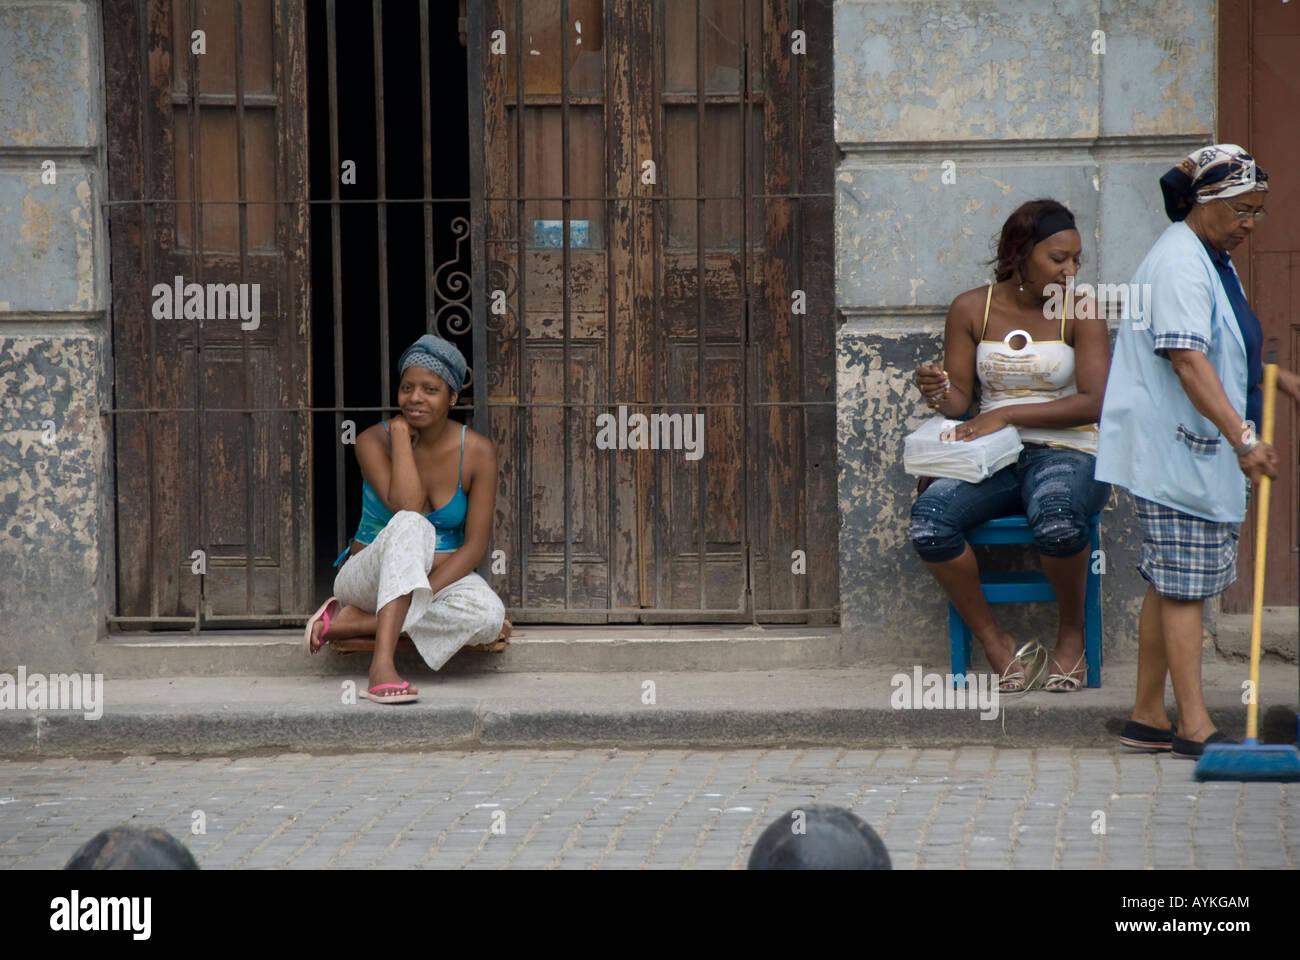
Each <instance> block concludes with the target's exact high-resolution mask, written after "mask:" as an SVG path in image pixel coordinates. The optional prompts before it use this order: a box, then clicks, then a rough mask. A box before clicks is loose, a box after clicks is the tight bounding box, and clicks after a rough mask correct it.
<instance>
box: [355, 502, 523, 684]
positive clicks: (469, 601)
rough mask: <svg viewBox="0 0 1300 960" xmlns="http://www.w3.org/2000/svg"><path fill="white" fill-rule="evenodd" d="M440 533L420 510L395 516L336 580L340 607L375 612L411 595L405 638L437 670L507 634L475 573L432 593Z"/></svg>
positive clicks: (495, 602) (499, 608) (498, 608)
mask: <svg viewBox="0 0 1300 960" xmlns="http://www.w3.org/2000/svg"><path fill="white" fill-rule="evenodd" d="M436 544H437V532H436V531H435V530H434V529H433V525H432V524H431V523H429V521H428V520H427V519H426V518H425V517H423V516H422V515H420V514H418V513H416V512H415V511H414V510H400V511H398V512H397V513H396V514H394V515H393V518H392V519H391V520H389V521H388V524H387V525H386V526H385V527H384V529H383V530H381V531H379V535H378V536H377V537H375V539H374V540H373V541H371V542H370V544H369V545H367V546H366V548H365V549H364V550H362V551H361V552H360V553H357V554H354V555H353V556H351V557H349V558H348V559H347V560H346V561H345V562H344V564H343V566H342V567H341V568H340V569H339V572H338V576H336V577H335V578H334V595H335V596H336V597H338V598H339V602H340V603H342V604H345V605H348V606H353V607H358V608H359V609H361V610H364V611H365V612H366V613H375V612H377V611H378V610H380V609H382V608H383V607H384V606H385V605H386V604H387V603H389V602H390V601H392V600H395V599H397V598H398V597H401V596H405V595H406V594H408V593H409V594H410V595H411V606H410V609H409V610H407V612H406V619H405V620H403V621H402V633H405V634H406V635H407V636H409V637H410V638H411V640H412V641H413V642H414V643H415V648H416V649H417V650H419V651H420V656H421V657H423V658H424V662H425V663H427V664H428V665H429V666H430V667H431V668H433V669H434V670H437V669H438V668H439V667H441V666H442V665H443V664H444V663H446V662H447V661H448V660H450V659H451V657H452V654H454V653H455V652H456V651H457V650H459V649H460V648H461V647H463V646H465V645H466V644H475V643H491V642H492V641H493V640H495V639H496V638H497V636H498V635H499V634H500V633H501V625H502V623H503V622H504V621H505V616H506V609H505V606H504V605H503V604H502V603H501V598H500V597H498V596H497V595H496V593H495V592H494V591H493V590H492V588H491V587H489V586H488V584H487V581H486V580H484V579H483V578H482V577H480V576H479V575H478V574H477V573H470V574H467V575H466V576H464V577H461V579H459V580H457V581H456V582H455V583H452V584H449V585H448V586H446V587H443V588H442V589H441V590H439V591H438V592H437V593H436V594H435V593H434V592H433V591H432V590H430V589H429V571H430V569H431V568H432V567H433V554H434V548H435V546H436Z"/></svg>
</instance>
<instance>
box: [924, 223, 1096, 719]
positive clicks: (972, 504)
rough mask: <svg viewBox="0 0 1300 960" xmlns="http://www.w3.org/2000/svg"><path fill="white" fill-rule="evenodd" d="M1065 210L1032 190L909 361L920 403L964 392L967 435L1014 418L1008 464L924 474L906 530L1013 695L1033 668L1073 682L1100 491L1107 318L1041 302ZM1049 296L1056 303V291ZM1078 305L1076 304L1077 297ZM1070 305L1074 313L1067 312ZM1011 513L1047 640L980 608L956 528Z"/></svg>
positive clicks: (1057, 266)
mask: <svg viewBox="0 0 1300 960" xmlns="http://www.w3.org/2000/svg"><path fill="white" fill-rule="evenodd" d="M1080 253H1081V242H1080V237H1079V231H1078V230H1077V229H1076V228H1075V223H1074V215H1073V214H1071V213H1070V211H1069V210H1068V209H1067V208H1066V207H1065V206H1064V205H1062V204H1060V203H1057V202H1056V201H1055V200H1033V201H1030V202H1029V203H1025V204H1022V205H1021V206H1020V207H1019V208H1017V209H1016V210H1015V211H1014V212H1013V213H1012V214H1011V216H1009V217H1008V218H1007V221H1006V223H1005V224H1003V226H1002V235H1001V238H1000V240H999V243H998V255H997V259H996V261H995V262H996V276H997V279H996V282H994V281H989V283H988V285H987V286H982V287H976V288H975V289H973V290H967V291H966V292H965V293H962V294H959V295H958V296H957V299H955V300H954V301H953V302H952V306H951V307H949V309H948V321H947V325H946V327H945V329H944V364H943V367H939V366H938V365H936V364H926V365H924V366H921V367H919V368H918V369H917V371H916V384H917V386H918V387H919V388H920V391H921V394H922V396H924V397H925V400H926V403H927V404H929V406H930V407H931V408H932V409H934V410H937V411H939V412H940V413H942V414H943V415H944V416H945V417H952V418H955V417H960V416H961V415H962V414H964V413H966V412H967V410H968V409H969V408H970V406H971V404H972V403H973V401H974V400H975V399H976V395H977V394H976V386H977V381H978V387H979V394H978V396H979V414H978V416H975V417H972V418H971V419H970V420H967V421H965V422H964V423H961V424H959V425H958V426H957V428H956V438H955V439H958V440H973V439H975V438H976V437H980V436H984V435H985V434H989V433H994V432H995V431H998V430H1001V429H1002V428H1003V427H1006V426H1013V427H1015V428H1016V430H1017V431H1018V432H1019V434H1020V440H1021V443H1022V444H1023V445H1024V450H1023V451H1022V452H1021V454H1020V459H1019V460H1018V461H1017V462H1016V463H1012V464H1011V465H1009V466H1007V467H1004V468H1002V469H1001V470H999V471H998V472H997V473H995V474H993V476H991V477H989V478H988V479H986V480H984V481H982V482H981V483H967V482H965V481H963V480H954V479H951V478H943V479H939V480H935V481H934V482H933V483H931V484H930V485H929V486H928V487H927V488H925V490H924V492H922V493H921V495H920V496H919V497H917V499H916V502H915V503H914V504H913V506H912V522H911V529H910V531H909V532H910V536H911V539H912V544H913V546H914V547H915V548H916V551H917V553H918V554H920V556H921V559H922V560H923V561H925V565H926V566H927V567H928V568H929V570H930V573H931V574H933V575H934V578H935V579H936V580H938V581H939V585H940V586H942V587H943V589H944V592H946V593H947V594H948V598H949V599H950V600H951V601H952V604H953V606H954V607H956V608H957V612H958V613H960V614H961V616H962V619H963V620H965V621H966V625H967V626H968V627H970V630H971V633H972V634H973V635H974V636H975V637H976V638H978V639H979V641H980V643H981V645H982V646H983V647H984V653H985V655H986V656H987V657H988V660H989V664H990V665H991V666H992V667H993V669H994V670H996V671H997V672H998V673H999V674H1000V675H1001V683H1000V689H1001V691H1002V693H1023V692H1026V691H1028V690H1030V689H1031V688H1033V687H1034V686H1036V685H1038V683H1039V682H1040V681H1042V680H1043V675H1044V674H1045V673H1046V674H1047V677H1046V682H1045V683H1044V688H1045V689H1047V690H1050V691H1052V692H1057V693H1064V692H1071V691H1074V690H1078V689H1079V688H1080V687H1081V686H1082V685H1083V681H1084V677H1085V676H1086V671H1087V662H1086V659H1085V655H1084V637H1083V628H1084V617H1083V614H1084V594H1085V589H1086V584H1087V576H1088V563H1089V560H1090V558H1091V553H1090V551H1089V536H1088V517H1089V516H1091V515H1092V514H1094V513H1097V512H1098V511H1099V510H1100V509H1101V508H1102V507H1103V506H1104V505H1105V503H1106V501H1107V499H1108V498H1109V497H1110V486H1109V485H1108V484H1104V483H1098V482H1096V480H1095V479H1094V476H1093V474H1094V467H1095V463H1096V452H1097V418H1098V416H1099V415H1100V413H1101V398H1102V394H1103V392H1104V391H1105V389H1106V375H1107V371H1108V370H1109V368H1110V341H1109V336H1108V333H1107V329H1106V321H1105V319H1103V318H1100V317H1097V311H1096V310H1095V308H1094V306H1093V304H1092V302H1091V301H1088V302H1086V304H1085V301H1084V300H1083V298H1078V302H1076V303H1071V302H1069V301H1070V300H1071V299H1074V298H1073V297H1070V296H1067V297H1066V298H1065V300H1064V302H1063V306H1064V310H1063V311H1062V315H1061V316H1060V317H1059V318H1058V317H1057V316H1056V313H1055V311H1054V310H1049V309H1047V307H1048V304H1049V301H1050V300H1051V299H1052V298H1051V295H1050V292H1049V291H1047V290H1045V287H1047V286H1048V285H1050V284H1060V285H1061V288H1063V289H1065V290H1068V291H1069V292H1070V293H1071V294H1073V287H1072V286H1069V285H1068V284H1067V281H1068V279H1069V278H1070V277H1073V276H1075V274H1076V272H1077V271H1078V268H1079V259H1080ZM1056 302H1057V303H1062V300H1061V298H1060V296H1059V294H1058V296H1057V297H1056ZM1084 306H1086V308H1087V309H1083V307H1084ZM1080 314H1082V316H1080ZM1020 513H1023V514H1025V515H1026V517H1027V519H1028V520H1029V525H1030V526H1031V527H1032V528H1033V531H1034V543H1035V545H1036V546H1037V547H1038V551H1039V554H1040V555H1041V558H1042V564H1043V573H1044V574H1046V576H1047V579H1048V580H1049V581H1051V584H1052V588H1053V590H1055V592H1056V598H1057V607H1058V609H1059V611H1060V628H1059V632H1058V634H1057V640H1056V649H1055V650H1054V651H1053V653H1052V656H1051V657H1050V658H1049V656H1048V654H1047V650H1046V648H1045V647H1044V646H1043V645H1042V644H1041V643H1039V642H1038V641H1037V640H1030V641H1028V642H1027V643H1025V644H1023V645H1022V646H1020V647H1019V648H1018V649H1017V647H1016V644H1015V643H1014V642H1013V641H1012V639H1011V637H1010V635H1008V634H1007V633H1006V631H1004V630H1002V629H1001V628H1000V627H999V626H998V625H997V622H996V621H995V620H994V618H993V611H992V610H991V609H990V608H989V604H988V602H987V601H986V600H985V599H984V592H983V590H982V588H981V586H980V578H979V568H978V566H977V565H976V562H975V553H974V551H972V550H971V547H970V544H969V543H967V542H966V532H967V531H968V530H970V529H971V528H972V527H977V526H979V525H980V524H982V523H984V522H985V521H987V520H992V519H994V518H996V517H1005V516H1013V515H1015V514H1020ZM1049 661H1050V662H1054V663H1055V670H1052V671H1050V672H1049V671H1048V664H1049Z"/></svg>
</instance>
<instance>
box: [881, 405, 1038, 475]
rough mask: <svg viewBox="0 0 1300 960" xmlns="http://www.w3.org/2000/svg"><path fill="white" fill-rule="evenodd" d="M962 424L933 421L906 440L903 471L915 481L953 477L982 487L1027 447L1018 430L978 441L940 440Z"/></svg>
mask: <svg viewBox="0 0 1300 960" xmlns="http://www.w3.org/2000/svg"><path fill="white" fill-rule="evenodd" d="M960 422H961V421H959V420H949V419H948V418H947V417H941V416H940V417H931V418H930V419H929V420H927V421H926V422H925V423H924V424H922V425H921V427H920V429H918V430H915V431H913V432H912V433H910V434H908V435H907V437H906V439H904V440H903V469H904V470H905V471H907V472H908V473H910V474H911V475H912V476H914V477H952V478H953V479H956V480H965V481H966V482H968V483H979V482H980V481H981V480H986V479H988V478H989V477H991V476H993V474H995V473H997V472H998V471H999V470H1001V469H1002V468H1003V467H1005V466H1008V465H1009V464H1012V463H1015V462H1016V460H1017V459H1019V457H1020V451H1021V450H1023V449H1024V444H1022V443H1021V442H1020V433H1019V432H1018V431H1017V430H1016V428H1015V427H1012V426H1006V427H1003V428H1002V429H1001V430H998V431H997V432H996V433H989V434H985V435H984V436H982V437H977V438H975V439H974V440H940V439H939V435H940V434H942V433H944V432H945V431H947V430H951V429H952V428H954V427H956V426H957V425H958V424H959V423H960Z"/></svg>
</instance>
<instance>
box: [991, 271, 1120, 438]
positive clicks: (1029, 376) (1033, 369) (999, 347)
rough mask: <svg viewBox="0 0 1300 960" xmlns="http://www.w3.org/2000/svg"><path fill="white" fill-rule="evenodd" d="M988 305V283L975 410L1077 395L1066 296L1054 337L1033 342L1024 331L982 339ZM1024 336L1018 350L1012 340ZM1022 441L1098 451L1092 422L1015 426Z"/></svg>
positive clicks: (1095, 429) (1043, 401) (1044, 401)
mask: <svg viewBox="0 0 1300 960" xmlns="http://www.w3.org/2000/svg"><path fill="white" fill-rule="evenodd" d="M992 303H993V281H992V280H990V281H989V292H988V297H987V298H986V299H985V301H984V327H983V329H982V330H981V331H980V342H979V344H978V345H977V346H976V347H975V373H976V375H977V376H978V377H979V380H980V413H985V412H987V411H989V410H996V409H997V408H998V407H1005V406H1007V405H1009V404H1015V403H1047V402H1048V401H1049V400H1059V399H1061V398H1062V397H1068V396H1071V395H1072V394H1075V393H1078V392H1079V389H1078V387H1077V385H1076V384H1075V380H1074V347H1072V346H1070V345H1069V344H1068V343H1066V342H1065V321H1066V318H1067V317H1068V316H1069V315H1070V304H1069V301H1068V299H1067V301H1066V303H1065V310H1064V311H1063V316H1062V317H1061V335H1060V338H1059V339H1057V340H1034V338H1033V337H1031V336H1030V335H1029V334H1028V333H1027V332H1026V331H1024V330H1012V331H1011V332H1010V333H1008V334H1007V335H1006V336H1005V337H1003V338H1002V339H1001V340H985V339H984V334H985V333H986V332H987V331H988V328H989V306H990V305H991V304H992ZM1017 339H1023V340H1024V341H1025V343H1024V346H1022V347H1020V348H1019V349H1017V348H1015V347H1013V346H1012V345H1011V344H1012V343H1013V342H1014V341H1015V340H1017ZM1016 429H1017V430H1018V431H1019V433H1020V439H1021V440H1022V441H1023V442H1025V443H1042V444H1046V445H1047V446H1049V447H1068V448H1069V449H1071V450H1079V451H1082V452H1083V453H1091V454H1093V455H1094V456H1095V455H1096V453H1097V424H1095V423H1087V424H1081V425H1079V426H1077V427H1017V428H1016Z"/></svg>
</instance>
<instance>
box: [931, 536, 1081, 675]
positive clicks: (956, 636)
mask: <svg viewBox="0 0 1300 960" xmlns="http://www.w3.org/2000/svg"><path fill="white" fill-rule="evenodd" d="M1100 519H1101V515H1100V514H1095V513H1094V514H1093V515H1092V516H1091V517H1089V518H1088V540H1089V542H1090V543H1091V545H1092V546H1091V550H1090V553H1089V556H1090V557H1091V556H1095V555H1096V552H1097V550H1098V549H1100V543H1101V537H1100V534H1099V532H1098V522H1099V521H1100ZM966 539H967V541H969V542H970V543H972V544H976V543H986V544H987V543H1027V544H1032V543H1033V542H1034V532H1033V530H1032V528H1031V527H1030V526H1029V520H1028V518H1026V517H1025V516H1023V515H1021V516H1015V517H999V518H998V519H996V520H990V521H989V522H988V523H984V524H981V525H980V526H978V527H975V528H974V529H972V530H971V531H969V532H968V533H967V534H966ZM1093 566H1094V563H1093V562H1092V561H1091V560H1090V561H1089V563H1088V589H1087V593H1086V594H1085V596H1084V608H1083V609H1084V613H1083V616H1084V621H1083V622H1084V626H1083V637H1084V639H1083V643H1084V650H1085V651H1086V652H1087V657H1088V686H1089V687H1100V686H1101V574H1100V573H1094V572H1093ZM980 586H981V587H983V589H984V599H985V600H987V601H988V602H989V603H1044V602H1049V601H1052V602H1054V601H1055V600H1056V591H1054V590H1053V589H1052V584H1051V583H1050V582H1049V581H1048V579H1047V577H1046V576H1045V575H1044V574H1043V573H1041V572H1039V571H1036V570H1002V571H998V570H990V571H983V570H981V571H980ZM948 639H949V641H950V642H951V644H952V672H953V675H954V676H958V677H964V676H965V674H966V670H967V667H968V665H969V664H970V645H971V640H972V639H973V638H972V637H971V632H970V627H968V626H966V621H964V620H963V619H962V618H961V614H959V613H958V612H957V608H956V607H954V606H953V605H952V604H951V603H949V604H948ZM1047 646H1048V649H1051V644H1048V645H1047ZM1069 666H1073V664H1068V663H1065V664H1061V669H1062V670H1064V669H1065V668H1066V667H1069ZM960 685H961V683H959V684H958V686H960Z"/></svg>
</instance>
